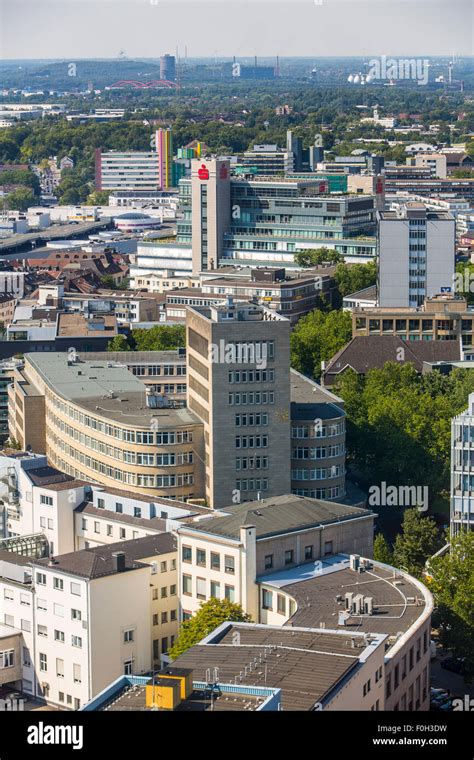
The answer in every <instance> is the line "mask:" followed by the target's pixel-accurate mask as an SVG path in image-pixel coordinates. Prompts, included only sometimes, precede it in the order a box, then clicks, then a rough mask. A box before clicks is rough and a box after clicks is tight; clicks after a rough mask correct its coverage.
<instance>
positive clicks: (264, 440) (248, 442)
mask: <svg viewBox="0 0 474 760" xmlns="http://www.w3.org/2000/svg"><path fill="white" fill-rule="evenodd" d="M267 446H268V435H237V436H236V438H235V448H236V449H266V448H267Z"/></svg>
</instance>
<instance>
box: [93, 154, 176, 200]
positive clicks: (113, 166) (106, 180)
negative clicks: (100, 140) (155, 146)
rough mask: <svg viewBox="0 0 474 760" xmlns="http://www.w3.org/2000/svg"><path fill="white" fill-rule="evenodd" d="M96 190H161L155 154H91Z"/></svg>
mask: <svg viewBox="0 0 474 760" xmlns="http://www.w3.org/2000/svg"><path fill="white" fill-rule="evenodd" d="M95 188H96V190H109V191H111V192H112V191H116V190H134V191H138V192H139V191H144V190H146V191H152V190H154V191H156V190H161V189H162V186H161V177H160V169H159V162H158V156H157V153H156V151H148V152H145V151H142V152H138V151H106V152H103V151H102V150H101V149H100V148H97V149H96V151H95Z"/></svg>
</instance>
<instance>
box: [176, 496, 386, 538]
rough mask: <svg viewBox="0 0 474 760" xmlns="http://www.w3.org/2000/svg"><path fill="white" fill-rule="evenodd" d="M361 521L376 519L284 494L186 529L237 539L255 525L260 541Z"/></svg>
mask: <svg viewBox="0 0 474 760" xmlns="http://www.w3.org/2000/svg"><path fill="white" fill-rule="evenodd" d="M360 517H367V518H375V513H374V512H372V510H370V509H361V508H359V507H352V506H348V505H346V504H339V503H337V502H333V501H323V500H321V499H311V498H309V497H307V496H296V495H294V494H285V495H283V496H273V497H269V498H266V499H260V500H258V501H248V502H244V503H243V504H236V505H233V506H230V507H225V508H224V509H222V510H219V511H218V514H216V516H215V517H210V518H208V519H205V520H200V521H199V522H197V523H193V524H192V525H190V526H187V528H186V529H191V530H193V531H195V530H196V531H203V532H204V533H211V534H216V535H221V536H228V537H229V538H237V539H238V538H240V528H241V527H242V526H244V525H254V526H255V527H256V536H257V540H258V539H259V538H264V537H267V536H275V535H279V534H280V533H290V532H292V531H297V530H302V529H304V528H308V527H312V526H315V525H324V524H329V523H334V522H342V521H345V520H352V519H354V518H360Z"/></svg>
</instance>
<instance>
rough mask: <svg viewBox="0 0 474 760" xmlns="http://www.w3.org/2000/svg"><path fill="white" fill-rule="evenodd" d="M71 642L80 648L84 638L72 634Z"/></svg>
mask: <svg viewBox="0 0 474 760" xmlns="http://www.w3.org/2000/svg"><path fill="white" fill-rule="evenodd" d="M71 644H72V646H73V647H77V648H78V649H81V648H82V639H81V637H80V636H71Z"/></svg>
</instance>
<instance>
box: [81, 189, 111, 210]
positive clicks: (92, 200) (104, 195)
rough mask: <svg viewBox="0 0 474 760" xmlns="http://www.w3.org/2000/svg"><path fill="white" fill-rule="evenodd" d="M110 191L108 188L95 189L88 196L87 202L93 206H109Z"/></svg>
mask: <svg viewBox="0 0 474 760" xmlns="http://www.w3.org/2000/svg"><path fill="white" fill-rule="evenodd" d="M109 195H110V193H109V191H108V190H94V192H93V193H91V194H90V195H89V196H88V198H87V201H86V202H87V203H88V204H89V205H91V206H108V205H109Z"/></svg>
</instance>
